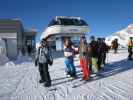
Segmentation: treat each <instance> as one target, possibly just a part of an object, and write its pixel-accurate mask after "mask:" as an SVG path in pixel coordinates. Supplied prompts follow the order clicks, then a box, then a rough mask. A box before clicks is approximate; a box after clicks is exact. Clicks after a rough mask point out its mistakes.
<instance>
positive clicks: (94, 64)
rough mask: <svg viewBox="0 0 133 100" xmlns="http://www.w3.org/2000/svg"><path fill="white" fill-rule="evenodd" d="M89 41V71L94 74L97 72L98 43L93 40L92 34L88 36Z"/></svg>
mask: <svg viewBox="0 0 133 100" xmlns="http://www.w3.org/2000/svg"><path fill="white" fill-rule="evenodd" d="M90 40H91V42H90V43H89V45H90V47H91V71H92V73H94V74H95V75H96V74H97V73H98V65H97V61H98V52H97V49H98V43H97V41H96V40H95V37H94V36H91V37H90Z"/></svg>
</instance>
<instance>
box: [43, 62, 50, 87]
mask: <svg viewBox="0 0 133 100" xmlns="http://www.w3.org/2000/svg"><path fill="white" fill-rule="evenodd" d="M43 71H44V75H45V80H46V83H45V86H51V78H50V74H49V70H48V64H47V63H45V64H44V66H43Z"/></svg>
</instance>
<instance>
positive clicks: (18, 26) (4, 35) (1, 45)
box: [0, 19, 37, 59]
mask: <svg viewBox="0 0 133 100" xmlns="http://www.w3.org/2000/svg"><path fill="white" fill-rule="evenodd" d="M36 33H37V31H36V30H35V29H29V30H26V29H24V27H23V24H22V22H21V21H20V20H19V19H0V54H4V55H6V56H7V57H8V58H10V59H15V58H16V57H17V55H18V53H19V52H20V51H21V52H22V54H26V53H27V52H28V47H31V51H33V50H34V49H35V36H36Z"/></svg>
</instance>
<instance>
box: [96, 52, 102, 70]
mask: <svg viewBox="0 0 133 100" xmlns="http://www.w3.org/2000/svg"><path fill="white" fill-rule="evenodd" d="M101 64H102V56H101V55H100V56H99V57H98V61H97V66H98V70H100V69H101Z"/></svg>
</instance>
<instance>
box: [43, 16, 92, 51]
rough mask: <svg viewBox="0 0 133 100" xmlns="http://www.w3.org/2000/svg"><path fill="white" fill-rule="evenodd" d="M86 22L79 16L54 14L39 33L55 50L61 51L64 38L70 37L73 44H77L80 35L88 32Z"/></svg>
mask: <svg viewBox="0 0 133 100" xmlns="http://www.w3.org/2000/svg"><path fill="white" fill-rule="evenodd" d="M88 31H89V27H88V24H87V23H86V22H85V21H84V20H83V19H82V18H80V17H67V16H56V17H55V18H54V19H52V21H51V22H50V23H49V25H48V27H47V28H46V30H44V32H43V33H42V35H41V39H42V38H48V41H49V43H50V45H51V47H52V48H53V50H55V51H62V50H63V48H64V46H63V44H64V40H65V38H70V39H71V40H72V42H73V43H74V45H79V40H80V36H81V35H83V34H86V33H88Z"/></svg>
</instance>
